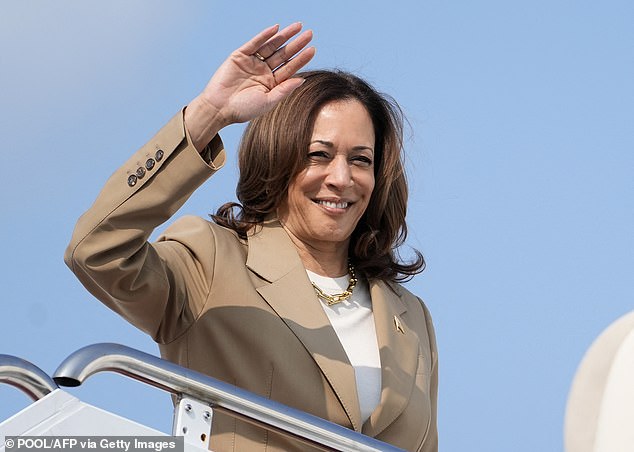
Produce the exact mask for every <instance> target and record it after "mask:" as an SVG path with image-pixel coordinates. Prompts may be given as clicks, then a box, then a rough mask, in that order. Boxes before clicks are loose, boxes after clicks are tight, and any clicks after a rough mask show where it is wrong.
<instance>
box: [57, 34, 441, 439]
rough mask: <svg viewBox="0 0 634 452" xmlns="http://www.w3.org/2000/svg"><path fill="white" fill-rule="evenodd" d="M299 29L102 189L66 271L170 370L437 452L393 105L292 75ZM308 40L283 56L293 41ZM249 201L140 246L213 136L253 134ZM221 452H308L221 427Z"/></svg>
mask: <svg viewBox="0 0 634 452" xmlns="http://www.w3.org/2000/svg"><path fill="white" fill-rule="evenodd" d="M300 31H301V24H293V25H291V26H289V27H287V28H285V29H284V30H281V31H278V27H277V26H275V27H270V28H268V29H266V30H264V31H263V32H261V33H260V34H258V35H257V36H256V37H255V38H253V39H252V40H251V41H249V42H248V43H246V44H245V45H243V46H242V47H241V48H239V49H238V50H236V51H235V52H233V53H232V55H231V56H230V57H229V58H228V59H227V60H226V61H225V62H224V63H223V64H222V65H221V66H220V68H219V69H218V71H217V72H216V73H215V74H214V76H213V77H212V79H211V80H210V82H209V84H208V85H207V87H206V88H205V89H204V90H203V92H202V93H201V94H200V95H199V96H198V97H197V98H196V99H194V100H193V101H192V102H191V103H190V104H189V105H188V106H187V107H186V109H185V110H184V113H180V114H178V115H176V116H175V117H174V118H173V119H172V120H171V121H170V122H169V123H168V124H167V125H166V126H165V127H163V129H162V130H161V131H159V133H158V134H157V135H156V136H155V137H154V138H153V139H152V140H150V142H149V143H147V144H146V145H145V146H144V147H143V148H141V149H140V150H139V151H138V152H137V153H136V154H134V155H133V156H132V157H131V159H130V160H128V162H127V163H126V164H125V165H124V166H123V167H122V168H121V169H119V170H118V171H117V172H115V174H113V176H112V177H111V178H110V179H109V180H108V182H107V183H106V185H105V187H104V189H103V191H102V193H101V194H100V195H99V197H98V198H97V200H96V201H95V204H94V205H93V206H92V207H91V208H90V209H89V210H88V212H86V213H85V214H84V215H83V216H82V217H81V219H80V220H79V222H78V224H77V226H76V228H75V232H74V234H73V238H72V240H71V243H70V245H69V247H68V249H67V251H66V255H65V260H66V263H67V264H68V265H69V266H70V268H71V269H72V270H73V272H74V273H75V274H76V275H77V276H78V278H79V279H80V280H81V282H82V283H83V284H84V285H85V286H86V287H87V288H88V290H90V291H91V293H93V294H94V295H95V296H96V297H97V298H99V299H100V300H101V301H103V302H104V303H105V304H106V305H108V306H109V307H110V308H112V309H113V310H115V311H116V312H118V313H119V314H121V315H122V316H123V317H124V318H126V319H127V320H128V321H130V322H131V323H133V324H134V325H136V326H137V327H139V328H141V329H143V330H144V331H146V332H147V333H148V334H150V335H151V336H152V337H153V338H154V340H155V341H157V342H158V343H159V347H160V349H161V354H162V356H163V357H165V358H167V359H169V360H171V361H174V362H176V363H178V364H180V365H183V366H187V367H189V368H192V369H194V370H197V371H199V372H203V373H206V374H208V375H211V376H213V377H215V378H219V379H221V380H223V381H226V382H229V383H231V384H235V385H237V386H239V387H242V388H245V389H247V390H249V391H252V392H254V393H257V394H259V395H263V396H266V397H269V398H271V399H273V400H276V401H279V402H281V403H284V404H287V405H290V406H293V407H295V408H298V409H301V410H303V411H306V412H309V413H311V414H314V415H317V416H320V417H323V418H326V419H329V420H331V421H333V422H337V423H339V424H341V425H344V426H346V427H348V428H351V429H355V430H357V431H361V432H363V433H365V434H368V435H371V436H374V437H376V438H378V439H380V440H383V441H386V442H389V443H392V444H394V445H396V446H399V447H402V448H404V449H407V450H420V451H435V450H437V433H436V392H437V378H438V373H437V372H438V370H437V355H436V344H435V339H434V333H433V328H432V324H431V319H430V316H429V313H428V311H427V309H426V308H425V306H424V304H423V303H422V302H421V301H420V300H419V299H418V298H417V297H415V296H414V295H412V294H411V293H409V292H408V291H407V290H405V289H404V288H403V287H402V286H400V285H399V284H398V283H397V282H398V281H400V280H403V279H406V278H408V277H411V276H412V275H414V274H415V273H418V272H420V271H421V270H422V267H423V264H424V262H423V260H422V257H421V256H420V255H418V256H417V260H416V261H415V262H413V263H411V264H404V263H401V262H399V260H398V259H397V255H395V252H394V250H395V249H396V248H397V247H398V245H400V244H401V243H402V242H403V241H404V239H405V236H406V226H405V221H404V220H405V207H406V197H407V187H406V182H405V178H404V174H403V168H402V164H401V155H400V152H401V125H402V123H401V117H400V115H399V111H398V108H396V107H393V106H392V105H391V104H390V103H389V102H388V101H387V100H385V98H383V97H381V96H380V95H379V94H377V93H376V92H375V91H374V90H373V89H372V88H371V87H369V86H368V85H367V84H366V83H365V82H363V81H362V80H360V79H358V78H357V77H354V76H352V75H349V74H342V73H337V72H328V71H318V72H308V73H305V74H303V75H302V76H301V77H299V76H298V77H293V76H294V75H295V74H296V72H297V71H298V70H299V69H301V68H302V67H303V66H304V65H305V64H307V63H308V62H309V61H310V59H311V58H312V57H313V55H314V52H315V50H314V49H313V48H311V47H307V45H308V44H309V42H310V40H311V39H312V33H311V32H310V31H306V32H303V33H301V34H299V33H300ZM296 35H297V37H296V38H295V39H294V40H292V41H289V39H291V38H292V37H293V36H296ZM249 120H251V123H250V124H249V126H248V128H247V130H246V132H245V135H244V137H243V140H242V143H241V146H240V153H239V166H240V180H239V183H238V189H237V192H238V197H239V199H240V201H241V205H238V204H235V203H229V204H225V205H224V206H222V207H221V208H220V209H219V210H218V212H217V213H216V215H215V216H214V220H215V221H214V222H209V221H205V220H203V219H201V218H194V217H184V218H182V219H180V220H178V221H176V222H175V223H174V224H173V225H172V226H170V227H169V228H168V229H167V230H166V231H165V233H164V234H163V235H162V236H161V237H160V238H159V239H158V241H157V242H156V243H153V244H150V243H148V242H147V240H148V237H149V236H150V234H151V232H152V231H153V229H154V228H155V227H157V226H158V225H159V224H161V223H163V222H164V221H166V220H167V219H168V218H170V216H171V215H172V214H173V213H174V212H175V211H176V210H177V209H178V208H179V207H180V206H181V205H182V204H183V203H184V202H185V200H186V199H187V198H188V197H189V196H190V195H191V193H192V192H193V191H194V190H195V189H196V188H197V187H198V186H200V185H201V184H202V183H203V182H204V181H205V180H207V179H208V178H209V177H210V176H211V175H213V173H214V172H215V171H216V170H218V169H219V168H220V167H221V166H222V165H223V163H224V161H225V153H224V150H223V147H222V142H221V140H220V138H219V137H218V135H217V134H218V132H219V131H220V130H221V129H222V128H223V127H225V126H226V125H228V124H231V123H234V122H243V121H249ZM211 449H212V450H215V451H226V450H238V451H257V450H267V451H271V450H274V451H278V450H279V451H289V450H307V446H305V445H301V444H299V443H297V442H294V441H291V440H289V439H286V438H284V437H282V436H280V435H277V434H273V433H267V432H265V431H264V430H262V429H260V428H258V427H255V426H252V425H250V424H248V423H245V422H242V421H238V420H235V419H233V418H230V417H228V416H226V415H223V414H222V413H216V414H215V415H214V418H213V426H212V440H211Z"/></svg>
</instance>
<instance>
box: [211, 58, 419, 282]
mask: <svg viewBox="0 0 634 452" xmlns="http://www.w3.org/2000/svg"><path fill="white" fill-rule="evenodd" d="M298 77H302V78H304V79H305V82H304V84H302V85H301V86H300V87H299V88H297V89H296V90H295V91H293V93H292V94H291V95H289V96H288V97H286V98H285V99H284V100H283V101H282V102H280V103H279V104H278V105H277V106H276V107H275V108H274V109H273V110H271V111H269V112H268V113H266V114H264V115H262V116H260V117H258V118H256V119H254V120H253V121H251V122H250V123H249V125H248V126H247V128H246V130H245V132H244V134H243V136H242V140H241V142H240V147H239V151H238V167H239V170H240V176H239V179H238V185H237V188H236V195H237V197H238V200H239V203H236V202H229V203H226V204H224V205H222V206H221V207H220V208H219V209H218V211H217V212H216V214H215V215H212V218H213V220H214V221H215V222H216V223H217V224H219V225H221V226H224V227H227V228H230V229H233V230H234V231H236V233H238V235H239V236H241V237H242V238H246V236H247V233H248V231H249V230H251V229H252V228H253V227H254V226H256V225H260V224H262V223H263V222H264V220H265V219H266V218H267V217H270V216H271V215H274V214H275V213H276V210H277V208H278V206H279V205H280V204H281V202H282V201H283V200H284V199H286V196H287V193H288V186H289V183H290V181H291V180H293V178H294V177H295V176H296V175H297V174H298V173H299V172H300V171H301V170H302V169H303V168H304V166H305V165H306V152H304V150H307V149H308V146H309V143H310V139H311V136H312V131H313V125H314V123H315V118H316V116H317V114H318V113H319V110H320V109H321V107H322V106H324V105H325V104H327V103H329V102H333V101H339V100H357V101H359V102H360V103H362V104H363V105H364V106H365V108H366V109H367V111H368V113H369V114H370V117H371V118H372V123H373V125H374V132H375V139H376V143H375V149H374V153H375V154H374V155H375V157H374V158H375V161H374V176H375V186H374V190H373V192H372V196H371V197H370V202H369V204H368V207H367V209H366V211H365V213H364V214H363V216H362V217H361V219H360V220H359V223H358V224H357V226H356V228H355V230H354V231H353V233H352V236H351V237H350V245H349V250H348V255H349V257H350V259H351V260H352V262H353V263H354V265H355V267H356V269H357V271H358V272H359V273H361V274H363V275H365V276H366V277H368V278H374V279H380V280H385V281H405V280H408V279H410V278H411V277H412V276H414V275H415V274H417V273H420V272H422V271H423V270H424V268H425V260H424V259H423V256H422V254H421V253H420V252H419V251H417V250H413V252H414V254H415V257H414V258H413V260H412V261H410V262H403V261H402V259H401V257H400V255H399V252H398V250H399V247H400V246H401V245H403V244H404V242H405V240H406V238H407V225H406V223H405V215H406V212H407V195H408V190H407V180H406V176H405V170H404V165H403V122H404V117H403V112H402V110H401V108H400V107H399V106H398V104H397V103H396V102H395V101H394V100H393V99H392V98H391V97H390V96H387V95H385V94H381V93H379V92H377V91H376V90H375V89H374V88H372V86H370V85H369V84H368V83H367V82H365V81H364V80H363V79H361V78H359V77H357V76H356V75H353V74H350V73H347V72H343V71H338V70H336V71H327V70H320V71H309V72H303V73H300V74H298Z"/></svg>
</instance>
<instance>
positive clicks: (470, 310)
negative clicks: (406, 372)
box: [0, 0, 634, 452]
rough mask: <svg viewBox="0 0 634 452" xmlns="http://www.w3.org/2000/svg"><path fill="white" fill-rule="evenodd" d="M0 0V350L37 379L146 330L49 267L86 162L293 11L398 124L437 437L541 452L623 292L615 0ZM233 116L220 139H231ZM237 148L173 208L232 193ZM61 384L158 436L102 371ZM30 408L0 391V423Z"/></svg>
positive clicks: (134, 397) (628, 225) (126, 385)
mask: <svg viewBox="0 0 634 452" xmlns="http://www.w3.org/2000/svg"><path fill="white" fill-rule="evenodd" d="M237 5H238V4H236V3H235V2H219V1H202V0H200V1H193V0H187V1H182V2H178V3H177V2H166V1H149V0H145V1H141V0H139V1H135V2H128V1H123V0H116V1H109V2H84V1H79V0H77V1H70V0H61V1H57V2H48V1H44V0H40V1H28V2H11V3H9V2H7V3H6V4H5V5H3V12H2V15H1V16H0V64H1V67H2V70H1V71H0V90H1V91H0V92H1V93H2V94H1V96H0V97H1V104H0V105H1V113H0V136H1V137H2V141H3V143H2V148H1V150H0V152H1V153H2V165H0V205H1V206H2V221H0V237H2V241H3V244H2V248H1V249H2V256H3V258H2V260H1V263H0V266H1V268H0V269H1V271H0V287H1V288H2V297H1V298H0V306H1V310H0V315H1V317H0V318H1V319H2V320H3V325H2V329H1V330H0V353H5V354H11V355H16V356H20V357H23V358H26V359H28V360H30V361H32V362H33V363H35V364H36V365H38V366H40V367H41V368H43V369H44V370H45V371H47V372H49V373H52V372H53V371H54V370H55V368H56V367H57V365H58V364H59V363H60V362H61V361H62V360H63V359H64V358H65V357H66V356H68V355H69V354H70V353H71V352H73V351H74V350H76V349H78V348H80V347H82V346H84V345H87V344H91V343H95V342H119V343H124V344H127V345H130V346H133V347H136V348H140V349H142V350H145V351H148V352H151V353H154V354H156V353H157V347H156V346H155V345H154V344H153V343H152V342H151V340H150V339H149V338H147V337H145V336H144V335H143V334H142V333H140V332H137V331H136V330H134V328H133V327H131V326H130V325H128V324H126V323H125V322H124V321H123V320H120V319H119V318H117V317H116V315H114V314H113V313H111V312H109V311H108V310H107V309H106V308H105V307H103V306H101V305H100V304H99V303H98V302H97V301H95V300H94V299H92V298H91V296H90V295H89V294H88V293H87V292H86V291H85V290H84V289H83V288H82V287H81V286H80V285H79V283H78V282H76V280H75V279H74V277H73V275H72V274H71V273H70V271H68V270H67V269H66V267H65V266H64V264H63V262H62V255H63V251H64V248H65V246H66V244H67V242H68V240H69V238H70V234H71V232H72V228H73V225H74V223H75V221H76V219H77V218H78V217H79V215H80V214H81V213H82V212H83V211H84V210H85V209H87V208H88V206H89V205H90V204H91V202H92V200H93V199H94V198H95V196H96V194H97V193H98V191H99V189H100V187H101V185H102V184H103V183H104V182H105V180H106V179H107V178H108V176H109V175H110V174H111V173H112V172H113V171H114V170H115V169H116V168H117V167H118V166H119V165H120V164H122V163H123V162H124V161H125V160H126V158H127V156H128V155H130V154H131V153H132V152H134V150H136V149H137V148H138V147H139V146H141V145H142V144H143V143H144V142H145V141H146V140H147V139H148V138H150V137H151V136H152V134H153V133H154V132H155V131H156V130H158V129H159V128H160V127H161V125H162V124H163V123H164V122H165V121H167V120H168V119H169V118H170V117H171V116H172V115H173V114H174V113H175V112H177V111H178V110H179V109H180V108H181V107H182V106H183V105H185V104H186V103H187V102H188V101H189V100H190V99H191V98H192V97H194V96H195V95H196V94H197V92H198V91H199V90H200V89H202V87H203V86H204V85H205V83H206V81H207V80H208V78H209V77H210V76H211V74H212V73H213V70H214V68H215V67H217V66H218V64H220V62H221V61H222V60H223V59H224V58H225V56H226V55H227V54H228V53H229V52H231V51H232V50H233V49H234V48H236V47H238V46H239V45H240V44H242V43H243V42H244V41H245V40H246V39H248V38H249V37H250V36H251V35H253V34H254V33H255V32H257V31H259V30H260V29H262V28H264V27H266V26H268V25H270V24H274V23H280V24H282V25H285V24H288V23H290V22H293V21H295V20H301V21H303V22H304V23H305V26H306V27H307V28H311V29H313V30H314V32H315V40H314V44H315V46H316V47H317V56H316V57H315V59H314V61H313V62H312V63H311V67H312V68H321V67H326V68H332V67H340V68H344V69H347V70H350V71H353V72H356V73H359V74H361V75H362V76H364V77H365V78H367V79H368V80H369V81H371V82H372V83H373V84H374V85H375V86H377V87H378V88H379V89H380V90H382V91H385V92H387V93H389V94H391V95H392V96H393V97H395V98H396V100H397V101H398V102H399V103H400V104H401V106H402V107H403V109H404V111H405V113H406V115H407V116H408V118H409V121H410V126H411V127H410V128H409V130H408V132H407V137H408V141H407V164H408V172H409V179H410V182H411V196H410V210H409V212H408V222H409V223H408V224H409V229H410V236H409V241H408V242H409V244H410V245H411V246H413V247H416V248H418V249H419V250H420V251H422V252H423V254H424V255H425V257H426V259H427V262H428V268H427V270H426V271H425V272H424V273H423V274H421V275H419V276H418V277H417V278H415V279H414V280H413V281H412V282H411V283H409V287H410V289H411V290H413V291H414V292H415V293H417V294H418V295H419V296H421V297H422V298H423V299H425V301H426V303H427V305H428V306H429V308H430V310H431V312H432V314H433V317H434V322H435V326H436V330H437V337H438V342H439V349H440V359H441V361H440V363H441V367H440V399H439V431H440V444H441V450H442V451H448V452H451V451H462V450H487V451H500V452H503V451H517V452H524V451H526V452H529V451H530V452H534V451H536V450H540V451H558V450H562V425H563V415H564V411H565V403H566V397H567V393H568V389H569V386H570V382H571V380H572V378H573V375H574V372H575V369H576V367H577V365H578V363H579V361H580V359H581V358H582V356H583V353H584V351H585V350H586V348H587V347H588V346H589V345H590V343H591V342H592V340H593V339H594V338H595V337H596V336H597V335H598V334H599V333H600V332H601V331H602V330H603V329H604V328H605V327H607V325H609V324H610V323H611V322H612V321H614V320H615V319H616V318H617V317H619V316H621V315H623V314H624V313H626V312H628V311H630V310H631V309H632V306H633V304H634V289H633V285H632V275H633V274H634V234H633V231H634V131H633V127H632V125H633V124H634V84H633V82H632V80H634V29H633V27H632V23H634V3H632V2H631V1H629V0H606V1H604V2H590V1H586V0H580V1H560V0H554V1H552V0H551V1H545V0H534V1H532V2H508V1H501V0H500V1H494V0H482V1H454V2H440V1H438V0H434V1H431V0H430V1H427V0H423V1H403V2H389V3H387V2H371V1H356V0H355V1H346V2H336V3H332V4H331V3H328V2H284V1H270V2H253V4H251V5H246V4H239V6H237ZM241 130H242V127H241V126H232V127H230V128H229V129H228V130H226V131H224V132H223V133H222V136H223V138H224V140H225V144H226V145H227V148H228V149H229V150H231V149H235V147H236V145H237V141H238V139H239V135H240V132H241ZM235 180H236V173H235V154H231V153H230V160H229V165H228V166H227V167H226V168H225V169H223V171H222V172H221V173H220V174H218V175H217V176H215V177H214V178H213V179H212V180H211V181H210V182H209V183H208V184H207V185H205V186H203V187H202V188H201V189H200V190H199V191H197V192H196V193H195V195H194V196H193V197H192V199H191V200H190V201H189V202H188V203H187V204H186V205H185V206H184V207H183V209H182V210H181V212H179V215H182V214H185V213H193V214H197V215H201V216H205V215H206V214H207V213H209V212H211V211H213V210H215V208H216V207H218V206H219V205H220V204H222V203H223V202H224V201H226V200H230V199H234V193H233V188H234V186H235ZM71 392H72V393H73V394H76V395H78V396H79V397H82V398H83V399H85V400H87V401H89V402H90V403H93V404H95V405H98V406H101V407H103V408H106V409H109V410H112V411H115V412H118V413H120V414H123V415H124V416H127V417H131V418H133V419H136V420H139V421H141V422H143V423H146V424H149V425H151V426H154V427H157V428H160V429H163V430H169V429H170V426H171V409H170V399H169V397H167V396H166V395H164V394H161V393H159V392H158V391H155V390H153V389H151V388H146V387H145V386H144V385H142V384H141V383H136V382H131V381H129V380H127V379H125V378H124V377H121V376H116V375H115V376H107V375H104V376H95V377H93V378H92V379H90V380H88V382H87V383H86V385H85V387H83V388H77V389H73V390H71ZM28 403H29V401H28V399H26V397H25V396H23V395H22V394H21V393H19V392H18V391H16V390H14V389H13V388H10V387H0V419H4V418H6V417H8V416H9V415H11V414H12V413H14V412H16V411H18V410H19V409H21V408H23V407H24V406H26V405H27V404H28Z"/></svg>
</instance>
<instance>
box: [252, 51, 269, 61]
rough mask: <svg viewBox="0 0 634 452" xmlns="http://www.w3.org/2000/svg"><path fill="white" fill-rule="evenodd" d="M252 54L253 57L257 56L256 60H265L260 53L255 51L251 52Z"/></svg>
mask: <svg viewBox="0 0 634 452" xmlns="http://www.w3.org/2000/svg"><path fill="white" fill-rule="evenodd" d="M253 56H254V57H256V58H257V59H258V60H260V61H265V60H266V58H264V57H263V56H262V55H260V54H259V53H258V52H255V53H254V54H253Z"/></svg>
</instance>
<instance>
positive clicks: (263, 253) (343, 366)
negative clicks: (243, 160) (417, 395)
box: [247, 221, 361, 431]
mask: <svg viewBox="0 0 634 452" xmlns="http://www.w3.org/2000/svg"><path fill="white" fill-rule="evenodd" d="M248 241H249V255H248V257H247V267H248V268H249V269H251V270H252V271H253V272H255V273H257V274H258V275H259V276H260V277H261V278H263V279H265V280H267V281H268V282H269V283H270V284H265V285H263V286H261V287H259V288H257V291H258V292H259V293H260V295H261V296H262V297H263V298H264V300H265V301H266V302H267V303H268V304H269V306H270V307H271V308H272V309H273V310H274V311H275V312H276V313H277V315H278V316H279V317H280V318H281V319H282V320H283V321H284V323H286V325H287V326H288V327H289V328H290V329H291V330H292V331H293V333H294V334H295V336H297V338H298V339H299V340H300V341H301V342H302V344H303V345H304V347H305V348H306V350H307V351H308V352H309V353H310V355H311V356H312V358H313V359H314V360H315V362H316V363H317V365H318V366H319V368H320V369H321V371H322V373H323V374H324V376H325V378H326V379H327V380H328V382H329V383H330V386H331V387H332V389H333V391H334V393H335V394H336V396H337V398H338V399H339V402H340V403H341V405H342V407H343V409H344V410H345V412H346V414H347V415H348V418H349V419H350V425H351V426H352V428H353V429H354V430H357V431H360V430H361V414H360V411H359V402H358V399H357V389H356V381H355V376H354V369H353V368H352V366H351V365H350V362H349V361H348V357H347V355H346V352H345V351H344V349H343V347H342V346H341V342H340V341H339V338H338V337H337V335H336V333H335V331H334V330H333V329H332V327H331V326H330V322H329V320H328V317H327V316H326V314H325V313H324V311H323V308H322V307H321V306H320V304H319V301H318V300H317V298H316V295H315V292H314V290H313V289H312V286H311V285H310V281H309V279H308V275H307V274H306V271H305V269H304V266H303V264H302V262H301V260H300V258H299V255H298V254H297V251H296V250H295V247H294V246H293V244H292V242H291V241H290V239H289V237H288V235H287V234H286V231H284V229H283V228H282V226H281V225H280V224H279V222H278V221H268V222H266V223H265V224H264V225H263V227H262V228H261V229H258V230H257V231H256V232H255V233H254V234H253V235H250V236H249V238H248Z"/></svg>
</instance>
